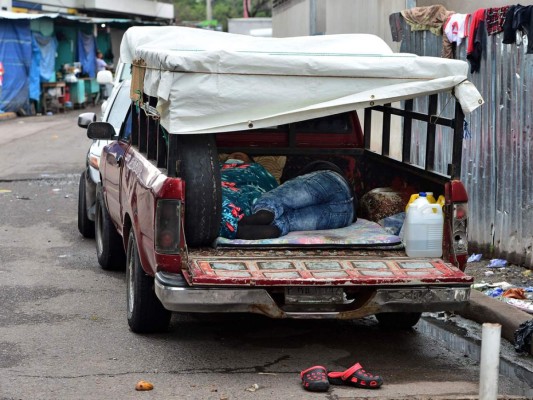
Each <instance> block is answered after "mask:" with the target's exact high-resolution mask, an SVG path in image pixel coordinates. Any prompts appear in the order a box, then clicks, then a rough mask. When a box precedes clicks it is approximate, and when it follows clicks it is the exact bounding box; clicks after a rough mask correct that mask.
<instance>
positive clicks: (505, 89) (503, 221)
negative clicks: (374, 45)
mask: <svg viewBox="0 0 533 400" xmlns="http://www.w3.org/2000/svg"><path fill="white" fill-rule="evenodd" d="M404 28H405V29H404V34H405V37H404V40H403V41H402V44H401V51H402V52H408V53H415V54H418V55H428V56H440V53H441V49H442V37H439V36H435V35H433V34H431V33H429V32H410V30H409V28H408V27H407V26H405V27H404ZM502 38H503V35H502V34H498V35H493V36H488V37H487V41H486V46H485V49H484V51H483V59H482V62H481V68H480V72H478V73H474V74H471V75H470V76H469V79H470V80H471V81H472V82H473V83H474V84H475V85H476V87H477V88H478V89H479V91H480V92H481V94H482V95H483V97H484V99H485V101H486V104H485V105H484V106H483V107H481V108H480V109H478V110H476V111H475V112H474V113H472V114H471V115H467V116H466V122H467V123H468V126H469V131H470V135H465V140H464V143H463V161H462V174H461V179H462V181H463V183H464V184H465V186H466V188H467V190H468V194H469V217H470V218H469V227H468V235H469V244H470V252H482V253H483V254H484V256H485V257H498V258H505V259H507V260H508V261H509V262H513V263H517V264H522V265H525V266H528V267H533V145H532V140H533V93H532V92H533V54H526V46H525V44H526V40H527V39H526V38H524V43H522V44H521V45H507V44H503V43H502ZM457 58H458V59H462V60H466V42H465V43H463V44H462V45H461V46H460V47H459V48H458V49H457ZM445 101H446V100H444V99H443V98H441V99H440V101H439V109H444V113H448V110H447V108H449V107H444V104H445ZM421 107H422V108H421V111H422V110H423V107H426V106H425V105H422V106H421ZM443 115H446V116H448V117H453V115H449V114H443ZM421 132H424V128H421ZM418 140H423V139H420V138H419V139H418ZM437 143H438V144H439V145H442V146H449V145H451V142H448V141H447V140H446V138H445V137H444V136H441V137H440V138H439V137H438V139H437ZM412 151H413V152H414V153H413V154H415V153H416V142H415V141H414V143H413V149H412ZM444 153H448V152H447V151H445V152H444ZM417 157H418V158H417V159H416V163H417V164H418V163H420V164H423V162H424V160H423V155H422V154H417ZM446 162H447V160H445V159H440V160H438V164H439V165H438V168H444V165H445V163H446Z"/></svg>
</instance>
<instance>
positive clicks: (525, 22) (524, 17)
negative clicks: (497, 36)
mask: <svg viewBox="0 0 533 400" xmlns="http://www.w3.org/2000/svg"><path fill="white" fill-rule="evenodd" d="M518 30H520V31H521V32H522V34H527V38H528V46H527V53H528V54H533V6H521V5H516V6H510V7H509V11H507V14H506V16H505V23H504V25H503V43H505V44H513V43H516V33H517V31H518Z"/></svg>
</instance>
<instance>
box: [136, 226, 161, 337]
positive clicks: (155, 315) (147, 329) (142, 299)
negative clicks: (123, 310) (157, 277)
mask: <svg viewBox="0 0 533 400" xmlns="http://www.w3.org/2000/svg"><path fill="white" fill-rule="evenodd" d="M126 265H127V267H126V287H127V301H126V302H127V306H128V325H129V326H130V329H131V330H132V331H133V332H135V333H154V332H163V331H165V330H167V328H168V324H169V322H170V317H171V313H170V311H168V310H166V309H165V308H164V307H163V305H162V304H161V302H160V301H159V299H158V298H157V296H156V294H155V292H154V278H153V277H151V276H149V275H147V274H146V272H144V270H143V268H142V265H141V260H140V258H139V251H138V248H137V241H136V240H135V234H134V233H133V231H132V232H130V236H129V238H128V252H127V254H126Z"/></svg>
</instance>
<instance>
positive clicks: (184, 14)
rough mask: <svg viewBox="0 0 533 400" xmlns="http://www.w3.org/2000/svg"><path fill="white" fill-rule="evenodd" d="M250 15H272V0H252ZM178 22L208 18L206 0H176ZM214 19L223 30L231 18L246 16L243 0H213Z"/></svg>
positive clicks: (226, 27) (225, 29)
mask: <svg viewBox="0 0 533 400" xmlns="http://www.w3.org/2000/svg"><path fill="white" fill-rule="evenodd" d="M250 3H251V4H250V6H251V7H250V9H249V10H248V15H249V16H250V17H270V16H271V15H272V4H271V0H252V1H251V2H250ZM174 7H175V10H176V22H177V24H183V23H184V22H194V21H196V22H200V21H203V20H205V19H206V18H207V16H206V3H205V0H174ZM211 12H212V16H213V19H216V20H218V22H219V23H220V24H221V25H222V27H223V30H224V31H227V29H228V19H229V18H242V17H243V16H244V10H243V2H242V0H211Z"/></svg>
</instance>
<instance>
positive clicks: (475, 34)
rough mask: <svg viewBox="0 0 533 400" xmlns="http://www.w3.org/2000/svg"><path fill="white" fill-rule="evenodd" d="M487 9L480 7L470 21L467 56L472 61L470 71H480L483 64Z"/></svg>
mask: <svg viewBox="0 0 533 400" xmlns="http://www.w3.org/2000/svg"><path fill="white" fill-rule="evenodd" d="M485 11H486V10H485V9H484V8H480V9H478V10H477V11H476V12H475V13H474V14H472V18H471V21H470V29H469V32H468V47H467V50H466V58H467V60H468V61H470V72H471V73H474V72H479V68H480V66H481V57H482V54H483V49H484V47H485V39H486V28H485Z"/></svg>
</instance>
